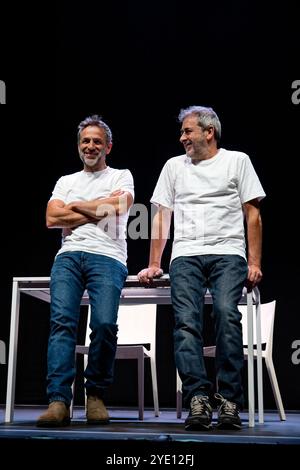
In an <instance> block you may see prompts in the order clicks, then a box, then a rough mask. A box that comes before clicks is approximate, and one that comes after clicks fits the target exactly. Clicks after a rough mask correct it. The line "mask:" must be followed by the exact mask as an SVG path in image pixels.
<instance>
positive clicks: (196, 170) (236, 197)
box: [151, 148, 265, 261]
mask: <svg viewBox="0 0 300 470" xmlns="http://www.w3.org/2000/svg"><path fill="white" fill-rule="evenodd" d="M263 197H265V192H264V190H263V188H262V185H261V183H260V181H259V179H258V176H257V174H256V172H255V170H254V168H253V165H252V163H251V161H250V158H249V157H248V155H246V154H245V153H242V152H236V151H229V150H225V149H223V148H221V149H219V150H218V153H217V154H216V155H215V156H214V157H212V158H210V159H208V160H201V161H199V162H197V163H196V164H194V163H192V161H191V158H190V157H188V156H187V155H180V156H178V157H174V158H171V159H170V160H168V161H167V162H166V164H165V165H164V167H163V169H162V171H161V174H160V176H159V179H158V182H157V184H156V187H155V190H154V193H153V196H152V198H151V202H152V203H154V204H156V205H161V206H164V207H167V208H169V209H172V210H173V211H174V241H173V247H172V256H171V261H172V260H173V259H174V258H176V257H178V256H194V255H204V254H217V255H222V254H235V255H240V256H242V257H244V258H246V253H245V231H244V215H243V209H242V204H243V203H245V202H248V201H251V200H252V199H255V198H257V199H259V200H260V199H262V198H263Z"/></svg>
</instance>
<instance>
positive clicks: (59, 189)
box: [49, 176, 68, 203]
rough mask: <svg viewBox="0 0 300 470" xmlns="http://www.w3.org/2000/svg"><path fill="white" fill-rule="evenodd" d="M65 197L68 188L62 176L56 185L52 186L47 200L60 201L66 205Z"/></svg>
mask: <svg viewBox="0 0 300 470" xmlns="http://www.w3.org/2000/svg"><path fill="white" fill-rule="evenodd" d="M67 195H68V187H67V185H66V179H65V177H64V176H62V177H61V178H59V180H58V181H57V183H56V185H55V186H54V189H53V192H52V196H51V197H50V199H49V200H50V201H52V200H53V199H60V200H61V201H63V202H65V203H66V201H67Z"/></svg>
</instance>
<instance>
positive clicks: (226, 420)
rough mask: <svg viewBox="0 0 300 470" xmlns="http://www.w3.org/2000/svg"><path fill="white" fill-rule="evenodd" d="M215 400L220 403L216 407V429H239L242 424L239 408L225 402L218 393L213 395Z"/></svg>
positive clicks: (227, 401) (230, 402) (234, 404)
mask: <svg viewBox="0 0 300 470" xmlns="http://www.w3.org/2000/svg"><path fill="white" fill-rule="evenodd" d="M215 398H216V399H217V400H219V401H220V402H221V404H220V406H219V407H218V422H217V428H219V429H241V428H242V422H241V418H240V416H239V412H240V410H239V407H238V405H237V404H236V403H233V402H232V401H229V400H226V398H224V397H222V395H220V394H219V393H216V394H215Z"/></svg>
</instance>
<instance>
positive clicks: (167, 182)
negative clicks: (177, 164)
mask: <svg viewBox="0 0 300 470" xmlns="http://www.w3.org/2000/svg"><path fill="white" fill-rule="evenodd" d="M174 187H175V171H174V168H173V166H172V164H171V162H170V160H169V161H167V163H166V164H165V165H164V167H163V169H162V170H161V173H160V175H159V178H158V181H157V183H156V186H155V189H154V192H153V195H152V198H151V199H150V202H151V203H152V204H155V205H157V206H164V207H167V208H168V209H172V210H173V208H174Z"/></svg>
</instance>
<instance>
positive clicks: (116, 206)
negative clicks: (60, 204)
mask: <svg viewBox="0 0 300 470" xmlns="http://www.w3.org/2000/svg"><path fill="white" fill-rule="evenodd" d="M131 204H132V196H131V194H129V193H124V194H122V195H120V196H110V197H107V198H100V199H94V200H92V201H84V202H82V201H75V202H73V203H72V204H70V207H71V209H72V210H73V211H74V212H76V213H79V214H82V215H85V216H88V217H92V218H94V219H96V220H101V219H103V218H104V217H108V216H118V215H121V214H125V213H126V212H127V211H128V210H129V208H130V206H131Z"/></svg>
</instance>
